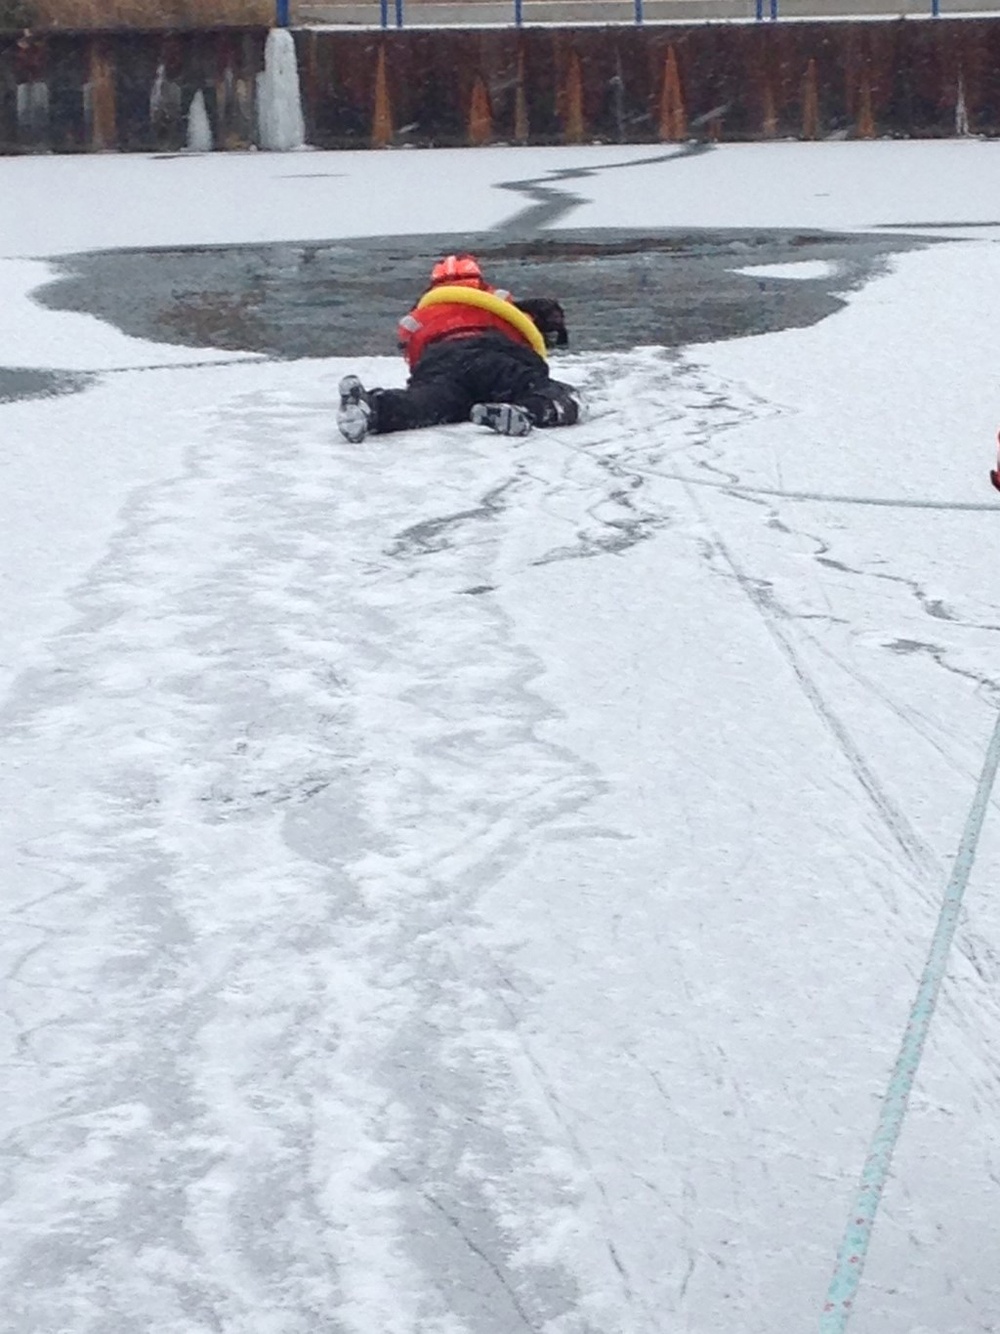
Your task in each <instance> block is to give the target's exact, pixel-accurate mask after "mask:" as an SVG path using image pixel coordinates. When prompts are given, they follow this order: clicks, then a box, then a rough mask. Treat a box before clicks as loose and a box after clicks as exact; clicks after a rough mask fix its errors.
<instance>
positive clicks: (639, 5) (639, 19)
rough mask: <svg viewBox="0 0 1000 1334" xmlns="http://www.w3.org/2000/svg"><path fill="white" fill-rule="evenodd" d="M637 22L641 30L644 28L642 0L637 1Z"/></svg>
mask: <svg viewBox="0 0 1000 1334" xmlns="http://www.w3.org/2000/svg"><path fill="white" fill-rule="evenodd" d="M635 21H636V24H637V25H638V26H639V27H640V28H641V27H642V0H635Z"/></svg>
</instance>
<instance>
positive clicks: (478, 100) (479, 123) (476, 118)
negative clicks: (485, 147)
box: [469, 74, 493, 147]
mask: <svg viewBox="0 0 1000 1334" xmlns="http://www.w3.org/2000/svg"><path fill="white" fill-rule="evenodd" d="M492 138H493V112H492V110H491V108H490V95H489V93H488V92H487V91H486V84H485V83H484V82H483V79H482V75H479V74H477V75H476V81H475V83H474V84H473V85H472V98H471V100H470V104H469V143H470V144H473V145H474V146H476V147H479V146H480V145H482V144H488V143H489V142H490V140H491V139H492Z"/></svg>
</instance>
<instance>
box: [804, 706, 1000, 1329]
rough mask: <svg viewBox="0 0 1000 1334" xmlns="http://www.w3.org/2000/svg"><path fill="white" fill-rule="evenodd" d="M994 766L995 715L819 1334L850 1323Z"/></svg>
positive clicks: (997, 754) (998, 734) (997, 744)
mask: <svg viewBox="0 0 1000 1334" xmlns="http://www.w3.org/2000/svg"><path fill="white" fill-rule="evenodd" d="M998 764H1000V714H998V716H997V720H996V722H995V723H994V726H993V735H992V737H991V738H990V744H989V746H988V747H987V750H986V758H985V759H984V761H983V769H982V773H981V774H980V775H979V782H978V783H977V785H976V790H975V794H974V795H973V798H972V805H971V807H970V808H969V814H968V817H967V818H966V821H965V829H964V830H963V831H962V838H961V841H960V843H959V845H958V852H957V853H956V855H955V864H954V866H953V867H952V871H951V876H950V877H949V880H948V885H947V888H946V890H945V894H944V901H943V903H942V905H941V913H940V916H939V917H938V922H937V926H936V928H935V930H934V938H933V940H932V941H931V947H930V950H929V952H928V955H927V962H926V964H925V965H924V971H923V973H922V975H921V978H920V985H919V987H918V988H917V994H916V998H915V999H914V1002H913V1005H912V1007H911V1009H910V1016H909V1019H908V1020H907V1024H906V1031H905V1033H904V1034H903V1041H902V1044H901V1046H900V1049H899V1055H898V1057H897V1058H896V1064H895V1067H894V1069H893V1072H892V1077H891V1078H890V1080H889V1086H888V1088H887V1089H886V1092H885V1097H884V1098H883V1100H882V1110H881V1112H880V1114H879V1120H878V1125H877V1127H876V1129H875V1134H874V1136H873V1137H872V1141H871V1145H870V1147H869V1149H868V1157H867V1158H866V1159H865V1165H864V1168H863V1169H862V1172H861V1179H860V1181H859V1182H858V1189H857V1193H856V1194H855V1197H854V1201H853V1204H852V1207H851V1214H850V1218H849V1221H848V1224H847V1228H846V1230H845V1232H844V1238H843V1241H842V1242H841V1244H840V1250H839V1252H838V1253H837V1262H836V1265H835V1267H834V1271H833V1280H832V1281H831V1283H830V1288H829V1291H828V1292H827V1297H826V1303H825V1305H824V1307H823V1314H822V1315H821V1316H820V1324H819V1328H820V1334H842V1331H843V1330H845V1329H846V1328H847V1322H848V1321H849V1320H850V1318H851V1312H852V1310H853V1307H854V1299H855V1296H856V1295H857V1291H858V1287H859V1285H860V1283H861V1275H862V1273H863V1272H864V1267H865V1260H866V1259H867V1258H868V1245H869V1242H870V1241H871V1235H872V1228H873V1227H874V1224H875V1215H876V1213H877V1211H878V1206H879V1201H880V1200H881V1198H882V1190H883V1188H884V1186H885V1183H886V1180H887V1179H888V1176H889V1168H890V1165H891V1163H892V1155H893V1151H894V1150H895V1147H896V1143H897V1141H898V1140H899V1134H900V1131H901V1130H902V1127H903V1120H904V1118H905V1116H906V1107H907V1103H908V1101H909V1097H910V1093H911V1091H912V1089H913V1083H914V1080H915V1079H916V1075H917V1069H918V1067H919V1065H920V1058H921V1056H922V1055H923V1050H924V1042H925V1041H926V1038H927V1032H928V1030H929V1028H930V1024H931V1020H932V1018H933V1017H934V1011H935V1009H936V1007H937V1002H938V995H939V993H940V990H941V983H942V982H943V981H944V974H945V968H946V967H947V964H948V955H949V953H950V951H951V943H952V940H953V939H954V935H955V928H956V926H957V925H958V915H959V912H960V911H961V907H962V898H963V896H964V894H965V889H966V886H967V885H968V883H969V876H970V874H971V872H972V865H973V862H974V861H975V858H976V848H977V846H978V843H979V835H980V833H981V832H982V828H983V821H984V819H985V818H986V807H987V805H988V804H989V800H990V794H991V792H992V790H993V784H994V781H995V779H996V775H997V766H998Z"/></svg>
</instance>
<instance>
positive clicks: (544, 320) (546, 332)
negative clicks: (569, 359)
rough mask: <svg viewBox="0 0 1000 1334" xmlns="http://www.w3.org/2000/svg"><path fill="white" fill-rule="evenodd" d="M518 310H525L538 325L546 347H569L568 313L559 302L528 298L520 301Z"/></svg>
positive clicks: (541, 297) (546, 298)
mask: <svg viewBox="0 0 1000 1334" xmlns="http://www.w3.org/2000/svg"><path fill="white" fill-rule="evenodd" d="M517 308H518V310H523V311H524V313H525V315H527V316H528V317H529V319H531V320H532V321H533V323H534V324H535V325H536V327H537V328H538V332H539V333H540V334H541V335H542V337H543V338H544V339H545V346H546V347H566V346H567V344H568V343H569V331H568V329H567V328H566V312H565V311H564V310H563V308H562V306H560V304H559V302H558V301H555V300H553V299H552V297H548V296H538V297H528V298H527V299H526V300H524V301H518V302H517Z"/></svg>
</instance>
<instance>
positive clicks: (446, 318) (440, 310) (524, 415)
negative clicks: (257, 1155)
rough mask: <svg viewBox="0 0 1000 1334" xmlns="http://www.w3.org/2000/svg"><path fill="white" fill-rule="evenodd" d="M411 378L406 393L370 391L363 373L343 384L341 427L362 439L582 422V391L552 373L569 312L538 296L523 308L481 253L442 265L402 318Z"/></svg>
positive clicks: (515, 431) (515, 430) (523, 431)
mask: <svg viewBox="0 0 1000 1334" xmlns="http://www.w3.org/2000/svg"><path fill="white" fill-rule="evenodd" d="M399 342H400V347H401V349H402V352H403V355H404V356H405V358H406V362H407V365H408V366H409V368H410V378H409V379H408V381H407V384H406V388H405V389H366V388H365V387H364V385H363V384H362V383H361V381H360V380H359V379H358V377H357V376H356V375H345V376H344V378H343V379H342V380H341V382H340V408H339V411H338V412H337V425H338V426H339V427H340V431H341V434H342V435H343V436H344V437H345V438H346V439H347V440H350V441H353V442H355V443H357V442H359V441H361V440H364V438H365V436H366V435H368V434H369V433H371V434H376V433H377V434H379V435H385V434H386V433H387V432H389V431H408V430H410V429H412V428H413V427H417V426H439V425H441V424H443V423H445V422H461V421H470V420H471V421H473V422H475V423H476V424H477V425H478V426H488V427H489V428H490V430H492V431H497V432H499V433H500V434H501V435H527V433H528V432H529V431H530V430H531V428H532V426H572V425H573V424H574V423H575V422H576V421H577V420H578V418H579V415H580V404H579V402H578V400H577V398H576V397H575V390H574V389H573V388H572V387H571V386H570V385H567V384H562V383H561V382H560V381H559V380H553V379H552V377H551V376H550V375H549V368H548V365H547V362H546V352H547V350H548V348H549V347H565V346H566V344H567V343H568V342H569V337H568V334H567V332H566V321H565V316H564V314H563V309H562V306H560V304H559V302H558V301H552V300H549V299H548V298H538V299H535V300H526V301H519V302H515V301H514V300H513V298H512V297H511V295H510V293H509V292H504V291H500V290H498V289H497V288H494V287H490V286H489V284H488V283H487V282H486V281H485V280H484V278H483V275H482V271H481V270H480V267H479V264H478V263H477V261H476V260H475V259H474V258H473V256H472V255H448V256H447V257H446V258H444V259H442V260H440V261H439V262H438V263H437V264H435V265H434V268H433V269H432V271H431V285H430V287H429V288H428V290H427V291H426V292H425V293H424V294H423V296H422V297H421V298H420V300H419V301H418V302H417V304H416V305H415V306H414V308H413V309H412V310H411V311H410V313H409V314H408V315H404V316H403V318H402V319H401V320H400V322H399Z"/></svg>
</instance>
